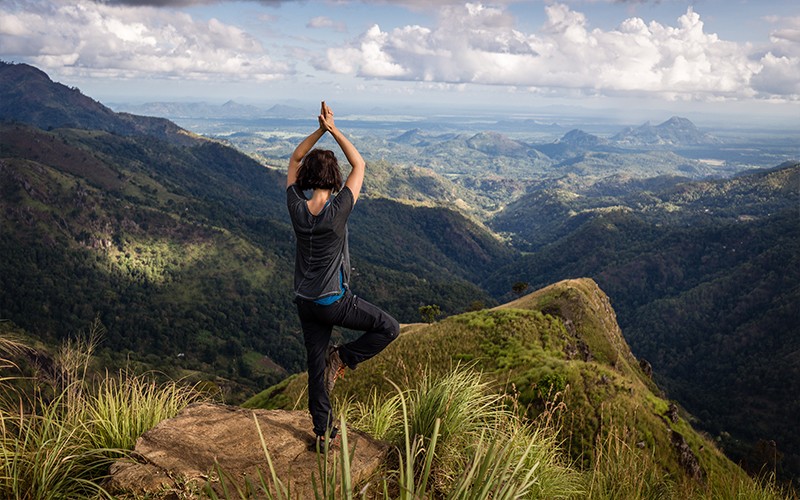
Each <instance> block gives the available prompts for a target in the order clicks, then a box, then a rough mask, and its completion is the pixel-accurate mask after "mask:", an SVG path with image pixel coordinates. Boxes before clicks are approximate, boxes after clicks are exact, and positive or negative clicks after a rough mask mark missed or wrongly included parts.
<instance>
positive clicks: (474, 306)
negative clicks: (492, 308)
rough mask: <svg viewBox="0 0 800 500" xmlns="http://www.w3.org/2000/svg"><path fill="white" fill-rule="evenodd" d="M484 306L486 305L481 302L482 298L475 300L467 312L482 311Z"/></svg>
mask: <svg viewBox="0 0 800 500" xmlns="http://www.w3.org/2000/svg"><path fill="white" fill-rule="evenodd" d="M483 306H484V304H483V302H481V301H480V300H476V301H475V302H473V303H472V305H471V306H469V307H468V308H467V312H472V311H480V310H481V309H483Z"/></svg>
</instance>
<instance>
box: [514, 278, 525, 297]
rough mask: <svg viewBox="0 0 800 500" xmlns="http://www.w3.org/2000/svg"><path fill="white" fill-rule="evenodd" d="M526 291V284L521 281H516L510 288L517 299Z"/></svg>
mask: <svg viewBox="0 0 800 500" xmlns="http://www.w3.org/2000/svg"><path fill="white" fill-rule="evenodd" d="M527 289H528V283H527V282H525V283H523V282H522V281H517V282H516V283H514V286H512V287H511V291H512V292H514V293H515V294H516V295H517V297H522V294H523V293H525V290H527Z"/></svg>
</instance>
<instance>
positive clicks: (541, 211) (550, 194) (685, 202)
mask: <svg viewBox="0 0 800 500" xmlns="http://www.w3.org/2000/svg"><path fill="white" fill-rule="evenodd" d="M654 154H655V155H664V154H666V155H671V154H672V153H654ZM614 157H616V155H605V156H604V159H605V160H606V161H607V160H608V159H609V158H614ZM657 157H658V156H650V157H649V159H650V161H651V162H652V161H653V159H654V158H657ZM587 158H588V157H587ZM641 158H647V156H642V157H641ZM584 161H586V159H584ZM654 170H655V169H654ZM656 171H657V170H656ZM667 172H669V170H667ZM797 175H798V173H797V165H796V164H792V163H789V164H787V165H786V166H784V167H781V168H777V169H773V170H770V171H767V172H756V173H752V174H746V175H740V176H738V177H735V178H732V179H710V180H705V181H690V180H688V179H686V178H682V177H675V176H670V175H665V176H662V177H658V178H653V179H649V180H639V179H637V180H633V179H632V178H631V176H630V175H625V176H621V175H616V176H612V177H608V178H606V179H604V180H602V181H600V182H593V183H589V184H586V183H585V180H583V179H581V178H580V177H579V176H575V175H574V174H572V175H569V176H566V177H564V178H562V179H560V180H558V182H552V181H551V182H543V183H542V184H543V185H544V186H545V187H543V188H542V189H535V187H534V186H535V185H532V186H531V188H529V189H530V192H529V193H528V194H525V195H523V196H521V197H519V198H518V199H517V200H516V201H514V202H513V203H511V204H509V205H508V206H507V207H506V208H505V209H504V210H503V211H501V212H499V213H498V214H497V215H496V216H495V217H493V218H492V220H491V221H489V223H488V224H489V226H490V227H491V228H492V229H494V230H495V231H499V232H502V233H508V234H512V235H514V237H515V238H516V240H515V241H516V245H517V246H518V247H519V248H520V249H522V250H526V251H533V250H540V249H541V248H542V247H543V246H544V245H547V244H550V243H553V242H556V241H558V240H559V239H560V238H561V237H563V236H566V235H567V234H569V233H571V232H572V231H574V230H575V229H577V228H578V227H579V226H580V225H581V224H583V223H584V222H586V221H587V220H589V219H591V218H593V217H596V216H599V215H602V214H603V213H606V212H608V210H610V209H619V210H625V211H628V212H633V213H636V215H637V217H639V218H641V219H644V220H647V221H649V222H651V223H653V224H682V225H687V226H698V225H699V226H706V225H716V224H728V223H738V222H739V221H740V220H748V219H749V220H752V219H754V218H760V217H765V216H767V215H768V214H774V213H777V212H779V211H781V210H785V209H788V208H790V207H791V206H792V205H793V203H794V201H793V200H794V192H793V189H794V188H793V182H794V181H793V179H794V178H795V177H797ZM582 181H583V182H582ZM551 186H552V187H551Z"/></svg>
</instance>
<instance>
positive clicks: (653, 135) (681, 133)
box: [611, 116, 722, 147]
mask: <svg viewBox="0 0 800 500" xmlns="http://www.w3.org/2000/svg"><path fill="white" fill-rule="evenodd" d="M611 141H612V142H613V143H615V145H617V146H623V147H625V146H628V147H630V146H648V147H669V146H691V145H697V144H719V143H721V142H722V141H720V140H719V139H718V138H716V137H714V136H713V135H711V134H708V133H705V132H701V131H700V130H699V129H698V128H697V126H696V125H695V124H694V123H692V121H691V120H689V119H688V118H682V117H680V116H673V117H672V118H670V119H669V120H667V121H665V122H663V123H661V124H659V125H656V126H653V124H652V122H650V121H648V122H647V123H645V124H643V125H642V126H640V127H639V128H635V129H634V128H633V127H626V128H624V129H622V130H621V131H620V132H619V133H618V134H617V135H615V136H614V137H612V138H611Z"/></svg>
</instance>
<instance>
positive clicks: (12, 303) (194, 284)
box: [0, 124, 514, 401]
mask: <svg viewBox="0 0 800 500" xmlns="http://www.w3.org/2000/svg"><path fill="white" fill-rule="evenodd" d="M0 135H1V136H2V137H1V138H0V141H2V150H3V155H4V159H3V163H2V165H1V166H0V177H1V178H2V181H1V182H2V185H1V187H0V189H2V208H3V210H2V217H3V225H4V227H5V228H7V229H9V230H4V231H3V233H2V235H0V255H2V257H3V258H2V259H0V271H2V273H1V274H2V277H3V278H2V279H3V286H2V287H1V288H0V304H1V305H0V317H2V318H4V319H10V320H12V321H14V322H15V323H17V324H18V325H20V326H21V327H23V328H25V329H26V330H27V331H28V332H30V333H32V334H35V335H37V336H40V337H41V338H43V339H48V340H49V341H51V342H57V341H59V340H61V339H64V338H66V336H67V335H69V334H70V333H75V332H77V331H78V330H80V329H81V328H84V327H85V325H86V323H87V322H89V321H91V320H92V319H93V318H94V317H99V318H100V320H101V321H102V322H103V324H104V325H105V327H106V329H107V331H108V333H107V335H106V339H105V342H104V344H103V346H102V353H103V356H105V357H106V361H107V362H108V363H109V364H110V365H111V366H119V365H120V364H122V363H127V362H128V359H129V358H130V357H131V356H132V357H133V360H134V361H136V362H139V363H143V366H147V367H151V368H158V369H160V370H162V371H165V372H166V373H168V374H169V375H172V376H178V377H180V376H187V375H190V376H201V377H202V376H215V377H220V378H219V379H218V380H217V383H219V384H220V385H223V386H225V387H226V388H227V389H229V390H231V391H233V392H232V393H231V395H230V397H231V398H232V400H234V401H235V400H237V399H238V398H241V397H242V395H241V394H239V392H238V391H239V390H238V389H235V387H241V386H244V387H246V389H245V391H251V392H252V391H253V390H257V389H259V388H262V387H264V385H269V384H270V383H272V382H275V381H276V380H277V379H278V378H280V377H283V376H284V375H285V374H286V373H287V372H297V371H299V370H302V369H303V367H304V359H305V352H304V349H303V347H302V343H301V341H300V336H299V324H298V321H297V318H296V313H295V311H294V307H293V305H292V304H291V296H292V293H291V290H292V276H293V270H294V267H293V266H294V245H293V242H292V237H293V236H292V232H291V229H290V227H289V226H288V225H287V222H288V221H287V219H288V217H287V215H286V210H285V208H284V206H283V203H284V201H283V197H284V196H285V195H284V192H283V187H282V186H283V185H284V183H285V180H284V179H285V178H284V177H283V175H281V174H279V173H277V172H275V171H272V170H269V169H265V168H263V167H261V166H259V165H258V164H256V163H255V162H254V161H253V160H251V159H249V158H248V157H246V156H244V155H242V154H240V153H237V152H235V151H234V150H231V149H230V148H226V147H225V146H222V145H219V144H214V143H208V144H203V145H200V146H196V147H192V148H181V147H174V146H171V145H169V144H167V143H164V142H161V141H159V140H157V139H154V138H151V137H138V136H133V137H124V136H120V135H115V134H108V133H103V132H88V131H79V130H74V129H54V130H53V131H50V132H44V131H41V130H39V129H35V128H32V127H29V126H26V125H23V124H5V125H3V128H2V133H1V134H0ZM362 213H363V214H366V217H367V218H366V219H363V218H362V217H363V216H362ZM398 216H400V217H404V218H406V219H407V220H410V219H413V220H414V221H415V223H414V224H404V225H397V224H396V223H395V220H396V219H397V217H398ZM362 220H364V221H365V222H361V221H362ZM374 224H378V226H379V227H381V228H384V230H383V231H375V230H374V229H373V228H374V227H375V225H374ZM12 228H13V230H10V229H12ZM352 239H353V243H352V253H353V255H354V258H353V265H354V267H355V268H356V272H355V274H354V279H353V283H352V286H353V288H354V290H355V291H356V293H358V294H359V295H361V296H364V297H365V298H367V299H368V300H372V301H374V302H375V303H377V304H378V305H380V306H382V307H386V308H387V309H389V310H392V313H393V314H395V315H396V316H397V317H398V318H399V319H400V320H401V321H404V322H412V321H417V320H418V319H419V313H418V311H417V309H418V307H419V306H420V305H422V304H427V303H436V304H438V305H440V306H441V307H442V310H443V311H445V313H446V314H453V313H457V312H461V311H463V310H465V309H466V308H467V307H469V306H470V305H471V304H473V303H474V302H476V301H478V302H483V303H486V304H492V303H493V301H492V299H491V298H489V297H487V296H486V295H485V294H484V293H483V292H481V291H480V290H479V289H478V288H477V287H476V286H475V285H474V284H472V283H473V282H474V276H473V273H479V276H486V275H488V273H489V272H490V270H491V269H494V268H495V267H497V265H498V264H504V263H507V262H510V261H511V258H512V256H513V255H514V254H513V252H512V251H511V250H510V249H509V248H508V247H507V246H506V245H505V244H503V243H501V242H500V241H498V240H497V239H496V238H495V237H494V236H492V235H491V233H490V232H489V231H487V230H486V229H484V228H481V227H479V225H477V224H476V223H474V222H472V221H471V220H470V219H468V218H466V217H464V216H462V215H460V214H458V213H456V212H453V211H451V210H448V209H446V208H443V207H434V206H416V207H415V206H407V205H403V204H400V203H397V202H394V201H390V200H370V199H367V198H365V199H364V200H363V201H362V202H360V203H359V206H358V210H357V211H356V213H355V215H354V217H353V221H352ZM416 249H424V251H425V252H426V253H427V255H429V256H430V257H431V259H430V260H427V259H426V260H419V259H418V258H416V255H418V254H416V253H415V252H416ZM360 256H363V257H360ZM412 256H413V257H412ZM337 335H339V336H341V335H344V336H345V337H346V336H347V335H352V334H351V333H348V332H346V331H341V332H338V333H337ZM337 338H341V337H337ZM201 374H205V375H201ZM231 381H233V382H235V384H231Z"/></svg>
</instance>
